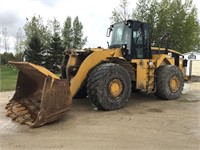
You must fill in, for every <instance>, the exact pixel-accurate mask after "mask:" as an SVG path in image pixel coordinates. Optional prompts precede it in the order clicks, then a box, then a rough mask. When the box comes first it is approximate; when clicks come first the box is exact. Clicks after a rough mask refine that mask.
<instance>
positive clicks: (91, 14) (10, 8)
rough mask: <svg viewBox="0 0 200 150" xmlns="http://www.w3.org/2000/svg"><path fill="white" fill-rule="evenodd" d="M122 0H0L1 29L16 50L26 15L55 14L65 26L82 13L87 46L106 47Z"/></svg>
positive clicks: (133, 0) (198, 3)
mask: <svg viewBox="0 0 200 150" xmlns="http://www.w3.org/2000/svg"><path fill="white" fill-rule="evenodd" d="M136 2H137V0H129V9H130V12H131V11H132V9H133V8H135V6H136ZM119 3H120V0H0V30H2V28H6V29H7V32H8V34H9V43H10V50H9V52H14V44H15V37H16V33H17V31H18V29H19V28H23V26H24V24H25V22H26V18H28V19H31V17H32V16H33V15H36V16H38V15H40V16H41V17H42V18H43V20H44V24H46V21H47V20H48V19H53V18H54V17H55V18H56V19H57V20H58V21H60V24H61V27H62V26H63V23H64V21H65V19H66V18H67V16H71V17H72V18H75V16H79V20H80V21H81V22H82V23H83V27H84V29H83V32H84V36H87V37H88V41H87V43H86V45H85V47H98V46H102V47H104V48H106V47H107V41H110V40H109V38H107V37H106V31H107V28H108V27H109V26H110V24H111V20H110V19H109V18H110V17H111V15H112V11H113V10H114V8H116V7H117V6H118V5H119ZM193 3H194V5H195V6H196V7H197V8H198V9H199V12H198V17H199V18H200V1H199V0H193ZM199 20H200V19H199ZM1 36H2V35H0V37H1ZM3 52H4V49H3V48H2V47H0V53H3Z"/></svg>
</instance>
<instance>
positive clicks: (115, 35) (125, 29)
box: [107, 20, 151, 60]
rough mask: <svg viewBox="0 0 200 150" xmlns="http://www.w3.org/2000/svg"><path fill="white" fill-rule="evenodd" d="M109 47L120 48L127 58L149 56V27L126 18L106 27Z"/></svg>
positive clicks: (145, 57)
mask: <svg viewBox="0 0 200 150" xmlns="http://www.w3.org/2000/svg"><path fill="white" fill-rule="evenodd" d="M110 34H112V35H111V42H110V46H109V48H122V49H123V50H124V51H123V55H124V57H125V58H126V59H127V60H131V59H148V58H151V45H150V29H149V25H148V24H147V23H144V22H140V21H134V20H127V21H123V22H119V23H115V24H113V25H111V26H110V28H108V32H107V36H110Z"/></svg>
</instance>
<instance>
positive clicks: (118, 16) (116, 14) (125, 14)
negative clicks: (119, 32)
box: [110, 0, 131, 23]
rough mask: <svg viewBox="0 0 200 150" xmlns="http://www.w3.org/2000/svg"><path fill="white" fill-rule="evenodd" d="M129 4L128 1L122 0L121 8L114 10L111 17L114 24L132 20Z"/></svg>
mask: <svg viewBox="0 0 200 150" xmlns="http://www.w3.org/2000/svg"><path fill="white" fill-rule="evenodd" d="M128 4H129V2H128V1H127V0H121V1H120V3H119V7H117V8H114V10H113V11H112V16H111V17H110V20H111V22H112V23H116V22H120V21H124V20H128V19H129V18H130V16H131V14H130V13H129V11H128Z"/></svg>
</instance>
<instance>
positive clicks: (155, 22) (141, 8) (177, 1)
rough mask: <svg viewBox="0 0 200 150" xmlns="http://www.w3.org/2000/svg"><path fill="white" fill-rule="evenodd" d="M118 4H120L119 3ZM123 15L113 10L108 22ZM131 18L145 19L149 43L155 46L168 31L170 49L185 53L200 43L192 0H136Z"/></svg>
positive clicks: (195, 10) (199, 25)
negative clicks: (148, 30) (147, 26)
mask: <svg viewBox="0 0 200 150" xmlns="http://www.w3.org/2000/svg"><path fill="white" fill-rule="evenodd" d="M120 6H121V3H120ZM120 15H123V13H122V11H121V10H118V9H114V13H112V17H111V19H112V21H113V22H118V21H122V20H125V19H119V17H118V16H120ZM132 17H133V19H135V20H140V21H143V22H148V23H149V25H150V28H151V33H152V37H151V39H152V44H153V46H159V39H160V37H161V36H162V35H163V34H164V33H166V32H170V33H171V34H172V36H171V42H170V43H171V48H173V49H175V50H178V51H179V52H181V53H185V52H188V51H192V50H198V49H199V45H200V24H199V21H198V18H197V8H196V7H195V6H194V5H193V1H192V0H186V1H185V2H184V3H183V2H182V1H181V0H162V1H160V2H158V1H157V0H138V3H137V6H136V9H134V11H133V14H132ZM161 46H162V45H161Z"/></svg>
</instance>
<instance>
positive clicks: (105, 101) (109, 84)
mask: <svg viewBox="0 0 200 150" xmlns="http://www.w3.org/2000/svg"><path fill="white" fill-rule="evenodd" d="M87 93H88V98H89V99H90V100H91V101H92V103H93V104H94V105H95V106H96V107H97V108H98V109H101V110H114V109H119V108H122V107H124V106H125V105H126V104H127V102H128V98H129V96H130V93H131V78H130V76H129V73H128V71H127V70H126V69H125V68H123V67H122V66H120V65H118V64H113V63H106V64H101V65H99V66H97V67H96V68H95V69H93V70H92V71H91V72H90V74H89V77H88V80H87Z"/></svg>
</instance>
